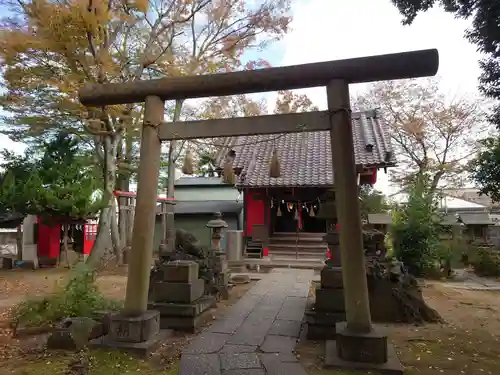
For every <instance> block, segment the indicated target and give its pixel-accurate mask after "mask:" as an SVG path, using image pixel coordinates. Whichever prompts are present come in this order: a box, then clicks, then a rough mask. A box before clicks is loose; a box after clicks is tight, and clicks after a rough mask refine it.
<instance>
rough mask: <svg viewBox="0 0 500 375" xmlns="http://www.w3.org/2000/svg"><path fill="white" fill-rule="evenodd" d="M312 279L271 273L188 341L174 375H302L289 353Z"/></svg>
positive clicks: (305, 273) (291, 272) (292, 272)
mask: <svg viewBox="0 0 500 375" xmlns="http://www.w3.org/2000/svg"><path fill="white" fill-rule="evenodd" d="M313 277H314V271H313V270H298V269H273V270H272V271H271V272H270V273H269V274H267V275H265V277H264V278H262V279H261V280H260V281H258V282H257V284H256V285H255V286H254V287H252V288H251V289H250V290H249V291H248V292H247V294H245V295H244V296H243V297H242V298H241V299H240V300H239V301H238V302H237V303H236V304H235V305H233V306H232V307H231V309H230V310H229V311H228V312H227V314H226V315H225V316H223V317H222V318H220V319H218V320H216V321H215V322H214V323H213V324H212V325H211V326H210V327H208V328H207V329H205V330H204V331H203V332H202V333H200V335H198V336H197V337H196V338H195V339H194V340H193V341H191V343H190V344H189V345H188V347H187V348H186V349H185V350H184V351H183V353H182V356H181V364H180V371H179V375H265V374H269V375H306V373H305V371H304V370H303V369H302V366H301V365H300V364H299V363H298V361H297V358H296V357H295V355H294V349H295V345H296V343H297V340H298V337H299V333H300V330H301V326H302V320H303V317H304V311H305V308H306V303H307V296H308V294H309V288H310V285H311V280H312V279H313Z"/></svg>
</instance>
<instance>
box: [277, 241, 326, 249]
mask: <svg viewBox="0 0 500 375" xmlns="http://www.w3.org/2000/svg"><path fill="white" fill-rule="evenodd" d="M327 248H328V245H327V244H326V243H319V244H310V243H308V244H304V243H297V244H296V243H270V244H269V249H276V250H278V249H283V250H289V249H293V250H295V249H299V250H300V249H303V250H304V251H315V250H317V251H326V249H327Z"/></svg>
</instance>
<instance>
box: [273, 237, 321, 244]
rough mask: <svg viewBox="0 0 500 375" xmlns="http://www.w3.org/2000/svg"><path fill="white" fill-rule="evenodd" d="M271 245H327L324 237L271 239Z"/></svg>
mask: <svg viewBox="0 0 500 375" xmlns="http://www.w3.org/2000/svg"><path fill="white" fill-rule="evenodd" d="M269 242H270V243H276V244H281V243H288V244H295V243H301V244H304V245H305V244H312V245H321V244H323V243H325V242H324V241H323V238H322V237H298V238H297V237H275V236H273V237H271V238H269Z"/></svg>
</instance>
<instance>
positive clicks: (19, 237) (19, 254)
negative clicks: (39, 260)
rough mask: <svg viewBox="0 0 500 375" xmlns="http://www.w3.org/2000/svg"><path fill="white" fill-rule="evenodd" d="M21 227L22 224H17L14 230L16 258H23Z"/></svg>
mask: <svg viewBox="0 0 500 375" xmlns="http://www.w3.org/2000/svg"><path fill="white" fill-rule="evenodd" d="M21 227H22V225H18V226H17V231H16V246H17V260H23V232H22V230H21Z"/></svg>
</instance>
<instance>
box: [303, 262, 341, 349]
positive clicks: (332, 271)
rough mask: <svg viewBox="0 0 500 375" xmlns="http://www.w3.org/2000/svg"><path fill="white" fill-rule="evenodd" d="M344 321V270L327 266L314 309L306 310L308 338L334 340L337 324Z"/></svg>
mask: <svg viewBox="0 0 500 375" xmlns="http://www.w3.org/2000/svg"><path fill="white" fill-rule="evenodd" d="M344 320H345V305H344V289H343V284H342V269H341V268H340V267H333V266H329V265H327V266H325V267H324V268H323V269H322V270H321V285H320V287H319V288H317V289H316V301H315V303H314V307H313V308H309V309H307V310H306V322H307V338H308V339H309V340H332V339H334V338H335V332H336V330H335V325H336V323H337V322H341V321H344Z"/></svg>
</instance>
